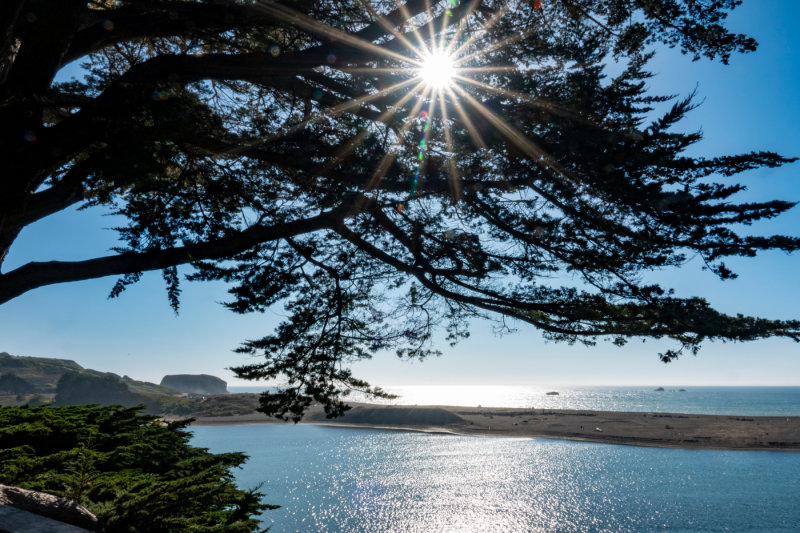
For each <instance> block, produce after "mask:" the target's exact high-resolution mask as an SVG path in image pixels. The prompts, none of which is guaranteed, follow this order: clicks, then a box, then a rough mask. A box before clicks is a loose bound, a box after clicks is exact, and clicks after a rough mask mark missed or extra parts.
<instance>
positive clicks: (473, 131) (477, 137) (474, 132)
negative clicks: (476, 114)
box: [446, 86, 486, 148]
mask: <svg viewBox="0 0 800 533" xmlns="http://www.w3.org/2000/svg"><path fill="white" fill-rule="evenodd" d="M455 87H456V88H458V89H460V88H459V87H457V86H455ZM446 90H447V93H448V94H449V95H450V98H451V99H452V101H453V107H454V108H455V110H456V113H458V116H459V118H461V121H462V122H463V123H464V126H465V127H466V128H467V131H468V132H469V134H470V136H471V137H472V140H473V141H475V143H476V144H477V145H478V146H479V147H480V148H486V143H485V142H484V141H483V137H481V134H480V133H479V132H478V129H477V128H476V127H475V125H474V124H473V123H472V120H470V118H469V117H468V116H467V113H466V111H464V107H463V106H462V105H461V103H460V102H459V101H458V98H456V95H455V93H454V92H453V89H452V88H451V87H447V88H446ZM460 90H461V89H460Z"/></svg>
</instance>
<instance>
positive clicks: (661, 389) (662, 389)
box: [162, 383, 664, 392]
mask: <svg viewBox="0 0 800 533" xmlns="http://www.w3.org/2000/svg"><path fill="white" fill-rule="evenodd" d="M162 385H163V383H162ZM656 392H664V387H659V388H657V389H656Z"/></svg>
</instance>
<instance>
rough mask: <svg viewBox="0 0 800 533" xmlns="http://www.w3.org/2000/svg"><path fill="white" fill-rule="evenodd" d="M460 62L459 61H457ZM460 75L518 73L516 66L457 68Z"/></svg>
mask: <svg viewBox="0 0 800 533" xmlns="http://www.w3.org/2000/svg"><path fill="white" fill-rule="evenodd" d="M459 62H460V61H459ZM457 70H458V72H461V73H462V74H472V73H481V72H520V69H519V67H517V66H516V65H505V66H499V67H457Z"/></svg>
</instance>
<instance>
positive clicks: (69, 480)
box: [0, 407, 274, 533]
mask: <svg viewBox="0 0 800 533" xmlns="http://www.w3.org/2000/svg"><path fill="white" fill-rule="evenodd" d="M138 411H139V410H138V409H123V408H119V407H37V408H33V407H3V408H0V483H5V484H9V485H16V486H19V487H23V488H27V489H31V490H38V491H43V492H48V493H50V494H55V495H57V496H62V497H65V498H69V499H72V500H74V501H76V502H79V503H80V504H82V505H84V506H86V507H87V508H88V509H89V510H91V511H92V512H93V513H95V514H96V515H97V517H98V519H99V521H100V523H101V525H102V526H103V527H104V528H105V531H106V532H107V533H114V532H120V533H122V532H129V533H134V532H139V533H158V532H175V533H178V532H186V531H197V532H209V533H211V532H231V533H238V532H242V533H244V532H251V531H256V530H257V529H258V520H257V519H256V516H257V515H258V514H259V513H260V512H261V511H263V510H266V509H270V508H274V507H273V506H269V505H265V504H263V503H261V497H262V495H261V494H259V493H258V492H255V491H243V490H241V489H239V488H237V487H236V485H235V484H234V482H233V475H232V473H231V471H232V469H234V468H237V467H239V466H240V465H241V464H242V463H244V461H245V459H246V457H245V456H244V455H243V454H241V453H225V454H211V453H209V452H208V451H207V450H205V449H202V448H194V447H192V446H190V445H189V437H190V434H189V433H188V432H187V431H186V430H185V428H186V425H187V422H176V423H170V424H164V423H161V422H159V421H158V419H157V418H156V417H154V416H146V415H141V414H140V413H139V412H138Z"/></svg>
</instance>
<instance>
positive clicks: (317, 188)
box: [0, 0, 800, 420]
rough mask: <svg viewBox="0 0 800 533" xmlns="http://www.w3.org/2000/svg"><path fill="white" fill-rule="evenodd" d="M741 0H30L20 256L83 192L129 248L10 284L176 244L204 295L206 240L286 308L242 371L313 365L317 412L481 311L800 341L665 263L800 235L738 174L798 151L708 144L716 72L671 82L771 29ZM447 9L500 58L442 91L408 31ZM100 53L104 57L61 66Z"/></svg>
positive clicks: (109, 265) (595, 329)
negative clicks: (686, 83) (654, 83)
mask: <svg viewBox="0 0 800 533" xmlns="http://www.w3.org/2000/svg"><path fill="white" fill-rule="evenodd" d="M739 3H740V2H739V1H738V0H543V1H542V2H541V4H542V6H541V8H538V7H537V3H536V2H518V3H515V4H513V6H509V5H507V4H506V3H505V2H504V1H502V0H475V1H470V0H464V1H462V2H461V3H460V4H459V2H456V4H458V5H457V6H455V5H453V3H452V2H450V3H449V4H447V5H448V6H449V7H452V9H451V10H450V12H451V13H452V14H448V13H447V12H446V11H445V2H430V1H427V0H409V1H408V2H405V3H404V5H403V6H402V8H400V7H398V5H397V4H396V3H394V2H387V3H384V2H367V3H365V2H362V1H360V0H359V1H354V0H353V1H351V0H343V1H341V2H336V3H330V2H310V1H306V0H297V1H295V0H286V1H282V0H276V1H270V2H239V3H235V2H222V1H220V2H215V1H210V2H207V1H199V0H194V1H193V0H190V1H180V2H177V1H170V0H156V1H148V2H135V1H128V0H118V1H114V2H83V1H79V0H35V1H34V0H19V1H16V2H12V3H11V4H12V5H16V6H17V7H18V8H19V9H18V10H17V11H16V13H17V14H18V16H17V17H16V18H15V17H8V18H7V19H0V22H2V25H3V27H2V28H0V29H2V30H3V31H0V35H5V36H7V38H6V40H5V45H6V50H7V51H9V53H8V54H5V55H4V54H0V124H2V126H1V127H0V157H2V160H3V161H4V162H6V165H7V168H6V169H5V171H4V175H3V177H2V181H0V263H2V259H3V258H4V257H5V254H6V252H7V250H8V249H9V247H10V246H11V244H12V243H13V242H14V241H15V239H16V238H17V237H18V235H19V234H20V232H21V230H22V229H23V228H24V227H26V226H27V225H29V224H31V223H33V222H35V221H37V220H40V219H42V218H45V217H47V216H49V215H51V214H53V213H56V212H58V211H60V210H62V209H65V208H66V207H68V206H72V205H80V206H81V207H84V208H91V207H101V208H105V209H107V210H111V211H113V212H115V213H117V214H119V215H122V216H123V217H124V218H125V220H126V223H125V224H124V225H123V227H120V228H118V231H119V234H120V236H121V238H122V241H123V243H124V246H121V247H120V248H119V249H117V250H115V254H112V255H110V256H108V257H103V258H97V259H93V260H87V261H75V262H57V261H53V262H42V263H30V264H27V265H23V266H20V267H19V268H17V269H15V270H12V271H11V272H7V273H3V274H0V303H1V302H5V301H8V300H10V299H12V298H14V297H16V296H18V295H20V294H22V293H24V292H26V291H28V290H31V289H34V288H36V287H41V286H44V285H48V284H52V283H60V282H69V281H76V280H81V279H89V278H96V277H102V276H108V275H117V276H119V281H118V283H117V284H116V285H115V286H114V287H113V288H112V289H111V296H112V297H115V296H119V295H120V294H121V293H122V292H123V291H124V289H125V287H127V286H128V285H130V284H131V283H135V282H136V281H137V280H138V279H139V278H140V276H141V274H142V273H143V272H145V271H152V270H161V271H162V273H163V277H164V280H165V282H166V286H167V298H168V301H169V303H170V305H172V306H173V307H174V308H176V309H177V305H178V297H179V294H180V286H179V282H180V281H181V279H180V277H179V276H178V271H177V270H176V267H177V266H178V265H187V264H189V265H191V266H192V267H193V268H194V269H195V272H194V273H193V274H192V275H190V276H188V277H189V279H190V280H194V281H204V280H206V281H207V280H222V281H225V282H227V283H229V284H230V293H231V301H230V302H227V303H226V304H225V305H227V306H228V307H229V308H230V309H231V310H233V311H235V312H238V313H246V312H254V311H257V312H263V311H264V310H266V309H268V308H270V307H272V306H278V305H283V306H284V307H285V310H286V313H287V315H288V317H287V320H286V321H285V322H284V323H283V324H281V325H280V326H279V327H278V328H277V329H276V330H275V331H274V332H272V333H271V334H267V335H265V336H263V337H262V338H260V339H253V340H250V341H247V342H245V343H244V344H243V345H242V346H241V348H240V351H241V352H243V353H247V354H256V355H261V356H263V357H264V359H263V360H259V361H258V362H256V363H254V364H250V365H245V366H243V367H241V368H238V369H236V371H237V372H238V373H239V375H240V376H242V377H246V378H252V379H260V378H277V379H280V380H285V381H286V382H288V383H289V387H288V388H287V389H286V390H285V391H282V392H278V393H276V394H265V395H264V396H263V399H262V410H263V411H264V412H266V413H268V414H270V415H274V416H279V417H283V418H291V419H295V420H296V419H297V418H299V417H300V416H301V415H302V412H303V410H304V409H305V407H307V406H308V405H309V404H310V403H312V402H315V401H316V402H322V403H324V404H325V406H326V411H327V413H328V414H329V415H330V416H337V415H339V414H341V413H342V412H343V411H344V410H345V409H346V406H345V405H344V403H343V396H344V395H346V393H347V391H349V390H352V389H360V390H365V391H367V392H372V393H377V394H380V393H381V391H379V390H375V389H372V388H370V387H369V386H368V384H367V383H365V382H363V381H361V380H359V379H357V378H355V377H354V376H353V375H352V374H351V373H350V370H349V369H348V366H349V363H351V362H353V361H357V360H361V359H367V358H369V357H371V356H372V354H373V353H375V352H376V351H379V350H387V349H388V350H394V351H396V352H397V354H398V356H400V357H403V358H418V359H422V358H425V357H427V356H429V355H431V354H436V353H437V351H436V347H435V346H432V343H431V339H432V338H433V334H434V331H436V329H437V328H444V329H445V330H446V331H447V333H448V339H449V340H450V341H452V342H456V341H457V340H458V339H460V338H463V337H464V336H466V335H467V333H468V329H467V324H468V321H469V319H471V318H473V317H484V316H486V317H495V318H498V317H499V320H501V321H503V320H506V319H515V320H517V321H522V322H525V323H527V324H530V325H532V326H534V327H535V328H538V329H539V330H541V331H542V332H543V333H544V335H545V337H546V338H548V339H551V340H557V341H564V342H582V343H585V344H587V345H591V344H594V343H595V342H597V340H598V339H602V338H605V339H608V340H611V341H612V342H614V343H616V344H624V343H625V342H627V341H628V340H629V339H631V338H634V337H649V338H668V339H671V340H672V345H671V347H669V346H668V347H667V348H666V349H665V350H664V352H663V353H662V354H661V358H662V359H663V360H664V361H669V360H671V359H674V358H675V357H677V356H678V355H680V354H681V353H683V352H687V351H688V352H691V353H694V352H696V351H697V349H698V348H699V346H700V345H701V343H702V342H703V341H705V340H709V339H712V340H713V339H716V340H723V341H725V340H730V341H745V340H753V339H759V338H765V337H770V336H784V337H789V338H792V339H795V340H798V338H799V336H800V322H798V321H797V320H789V321H780V320H768V319H761V318H756V317H748V316H744V315H741V316H740V315H736V316H732V315H725V314H722V313H719V312H717V311H716V310H714V309H711V308H710V307H709V306H708V305H707V303H706V302H705V301H703V300H702V299H699V298H692V297H678V296H677V295H675V294H674V293H672V292H671V291H670V289H669V288H668V287H661V286H658V285H650V284H647V283H645V282H643V281H642V280H643V279H646V276H647V275H648V274H649V273H650V272H652V271H657V270H659V269H663V268H668V267H679V266H681V265H683V264H684V263H685V262H686V259H687V257H699V258H700V259H702V260H703V261H704V263H705V264H706V265H707V267H708V269H710V271H711V272H713V273H714V274H716V275H717V276H719V277H720V278H723V279H726V278H731V277H734V276H735V273H734V272H732V270H731V269H730V267H729V266H727V265H726V264H725V260H726V259H727V258H729V257H739V256H745V257H747V256H754V255H756V254H757V253H758V252H760V251H763V250H784V251H788V252H791V251H795V250H797V249H798V248H800V239H798V238H797V237H796V236H784V235H775V236H761V235H758V234H756V233H754V232H751V231H750V229H751V228H748V227H747V226H749V225H751V224H753V223H754V222H758V221H760V220H765V219H769V218H771V217H774V216H777V215H779V214H781V213H783V212H785V211H786V210H788V209H790V208H791V207H793V205H794V203H793V201H791V199H790V200H775V201H769V202H758V203H749V202H746V201H743V199H742V198H741V196H738V194H739V193H740V192H741V191H743V189H744V187H743V186H742V185H740V184H738V183H736V182H734V181H733V178H734V177H738V176H739V175H740V174H741V173H742V172H745V171H748V170H751V169H755V168H761V167H777V166H780V165H783V164H786V163H789V162H792V161H793V159H791V158H787V157H783V156H781V155H779V154H776V153H773V152H769V151H764V152H754V153H746V154H734V155H728V156H717V157H702V156H692V155H689V152H688V149H690V148H691V147H692V146H693V145H694V144H695V143H697V142H698V141H699V140H700V139H701V135H700V134H699V133H682V132H680V131H678V128H677V125H678V123H679V122H680V120H681V119H682V118H683V117H684V116H685V115H686V114H687V113H689V112H690V111H691V110H692V108H693V106H694V105H695V104H694V103H693V102H694V100H695V99H694V95H690V96H689V97H686V98H678V99H676V98H675V97H670V96H664V95H653V94H649V93H647V92H646V88H645V86H646V83H647V80H648V79H649V78H650V76H651V74H650V73H649V72H648V70H647V62H648V60H649V59H650V58H651V57H652V55H653V53H654V52H653V47H652V45H654V44H657V43H661V44H665V45H667V46H675V47H678V48H679V49H680V50H681V51H683V52H685V53H687V54H689V55H690V56H691V57H692V58H693V59H698V58H706V59H708V60H720V61H722V62H728V61H729V60H731V59H732V58H733V55H734V54H735V53H744V52H751V51H753V50H755V48H756V43H755V41H754V40H753V39H751V38H749V37H747V36H745V35H739V34H734V33H731V32H729V31H728V30H727V29H726V28H725V27H724V22H725V18H726V17H727V15H728V13H729V12H730V10H731V9H733V8H735V7H736V6H737V5H738V4H739ZM509 7H510V8H509ZM9 12H14V10H13V9H12V10H11V11H9ZM32 21H34V22H32ZM428 22H431V24H428ZM415 24H416V25H417V26H418V27H416V28H411V26H413V25H415ZM458 28H461V30H463V31H461V32H460V33H459V34H458V36H456V32H457V29H458ZM394 32H397V33H400V34H401V35H402V37H399V36H398V35H396V34H395V33H394ZM442 34H445V37H447V38H454V39H456V41H457V45H458V46H459V47H461V48H462V49H460V51H459V58H458V59H459V60H461V61H462V64H461V65H460V67H462V68H467V69H472V70H469V71H464V74H465V76H466V77H468V78H470V79H471V80H472V82H464V81H458V82H457V83H456V84H455V86H454V88H453V91H455V92H454V94H449V93H447V94H444V95H443V97H442V98H441V99H438V100H437V101H435V102H433V103H431V101H430V100H429V99H426V98H425V97H424V95H422V94H421V93H419V92H418V93H414V91H413V90H412V87H413V85H414V83H415V80H414V76H415V75H416V70H415V68H416V65H415V64H414V61H416V60H417V55H418V52H415V51H412V50H409V46H408V42H416V41H417V40H418V39H422V40H423V41H425V40H427V41H429V42H431V41H433V40H434V39H438V38H439V37H440V36H441V35H442ZM17 44H19V49H18V51H15V47H16V46H17ZM462 45H463V46H462ZM398 54H399V55H398ZM403 55H405V56H406V57H407V59H404V58H403V57H400V56H403ZM5 57H8V58H10V59H8V60H6V59H3V58H5ZM609 57H614V58H616V59H617V60H618V61H619V65H620V67H619V68H615V69H614V71H615V72H617V71H618V73H617V74H615V75H614V76H610V75H609V74H608V69H606V68H605V67H606V65H605V63H604V62H605V61H607V60H608V58H609ZM75 59H81V60H83V61H84V65H85V68H86V69H88V70H89V71H90V72H91V74H90V75H89V76H88V77H86V78H85V79H83V80H79V81H75V82H72V83H65V84H57V83H53V77H54V75H55V74H56V72H57V71H58V69H59V68H60V67H61V66H63V65H64V64H66V62H68V61H72V60H75ZM409 67H410V68H409ZM498 67H500V70H498ZM403 69H406V70H403ZM409 80H410V82H409ZM402 82H409V83H407V84H406V85H404V86H402V87H400V88H397V89H392V90H389V89H391V88H392V87H396V86H397V84H398V83H402ZM487 87H488V88H487ZM387 88H388V89H387ZM383 89H387V90H388V92H387V93H386V94H382V93H381V92H380V91H381V90H383ZM405 95H409V96H410V97H409V98H405V99H404V98H403V97H404V96H405ZM669 101H672V103H673V105H672V107H671V108H670V109H667V110H666V111H665V112H663V114H662V116H661V117H660V118H656V119H654V120H653V119H652V118H651V117H652V114H653V112H654V108H655V107H656V106H658V105H659V104H664V103H665V102H669ZM354 102H355V103H354ZM437 102H438V103H437ZM422 106H425V108H426V109H427V110H428V111H429V112H430V116H431V119H430V128H429V130H424V129H423V128H424V127H423V123H422V121H420V120H417V119H416V117H417V116H418V115H419V111H420V109H422ZM442 109H444V110H446V114H445V113H443V112H442ZM423 137H425V140H426V144H425V147H426V148H425V154H426V155H425V157H424V161H423V162H422V163H420V160H419V158H418V145H417V143H418V142H419V139H421V138H423ZM418 164H420V165H421V167H420V173H419V180H418V181H419V182H418V183H417V182H414V183H413V185H412V180H413V179H414V176H415V175H416V174H415V169H416V168H417V165H418ZM412 191H413V192H412ZM401 206H402V207H401ZM743 311H746V310H743Z"/></svg>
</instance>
